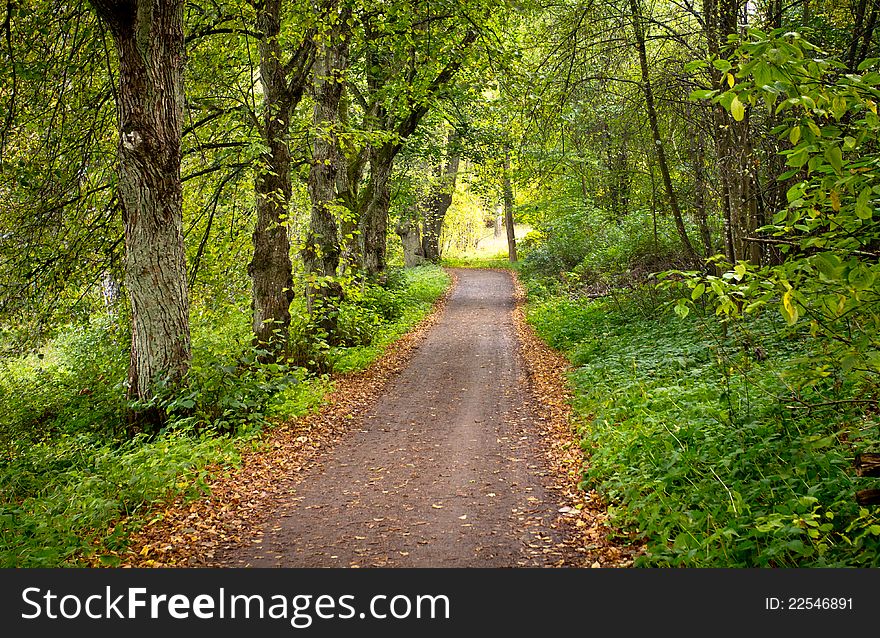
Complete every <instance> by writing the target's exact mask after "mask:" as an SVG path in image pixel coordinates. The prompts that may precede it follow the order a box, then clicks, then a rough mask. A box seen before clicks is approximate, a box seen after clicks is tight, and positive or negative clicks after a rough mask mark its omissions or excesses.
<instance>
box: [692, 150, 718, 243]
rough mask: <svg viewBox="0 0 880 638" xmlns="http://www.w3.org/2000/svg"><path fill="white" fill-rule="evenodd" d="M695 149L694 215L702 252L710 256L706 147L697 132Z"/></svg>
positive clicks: (710, 234) (710, 238)
mask: <svg viewBox="0 0 880 638" xmlns="http://www.w3.org/2000/svg"><path fill="white" fill-rule="evenodd" d="M694 141H695V144H696V149H695V153H694V216H695V217H696V220H697V226H698V227H699V229H700V240H701V241H702V243H703V254H704V255H706V257H709V256H711V255H712V254H713V253H714V252H715V249H714V248H713V247H712V233H711V232H710V231H709V214H708V212H707V210H706V191H707V190H708V189H707V186H706V169H705V165H704V164H705V161H706V149H705V145H704V143H703V136H702V134H701V133H697V134H696V135H695V136H694Z"/></svg>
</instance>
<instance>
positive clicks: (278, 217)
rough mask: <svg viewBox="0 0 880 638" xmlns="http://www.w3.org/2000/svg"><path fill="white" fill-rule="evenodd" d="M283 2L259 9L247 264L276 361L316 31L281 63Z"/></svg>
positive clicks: (282, 344)
mask: <svg viewBox="0 0 880 638" xmlns="http://www.w3.org/2000/svg"><path fill="white" fill-rule="evenodd" d="M281 7H282V0H265V1H264V2H263V3H262V4H259V5H257V8H258V10H257V24H256V27H257V31H258V32H259V33H260V34H261V38H260V41H259V53H260V82H261V84H262V86H263V113H262V122H261V125H260V135H261V137H262V141H263V144H264V145H265V147H266V150H265V152H264V153H263V154H262V155H261V157H260V160H259V162H258V165H257V170H256V175H255V180H254V191H255V194H256V208H257V210H256V213H257V222H256V225H255V227H254V234H253V243H254V254H253V258H252V260H251V263H250V264H248V274H249V275H250V277H251V281H252V287H253V331H254V340H255V342H256V343H257V344H258V345H260V346H262V347H264V348H265V349H266V350H267V353H266V355H265V356H264V359H266V360H273V359H274V358H276V357H277V356H278V354H279V353H281V352H283V350H284V349H285V348H286V347H287V337H288V329H289V327H290V302H291V301H292V300H293V295H294V293H293V274H292V264H291V261H290V240H289V238H288V235H287V225H286V224H287V218H288V215H289V212H290V196H291V182H290V167H291V159H290V149H289V148H288V144H287V135H288V129H289V127H290V117H291V112H292V111H293V109H294V108H295V107H296V105H297V104H298V103H299V101H300V99H301V98H302V93H303V90H304V88H305V84H306V81H307V79H308V76H309V71H310V69H311V65H312V62H313V60H314V44H313V43H312V33H313V32H312V31H309V32H307V33H306V34H305V35H304V37H303V41H302V43H301V44H300V46H299V48H298V49H297V50H296V51H295V53H294V54H293V56H292V57H291V59H290V61H289V62H287V63H286V64H284V63H283V62H282V52H281V44H280V42H279V37H280V34H281Z"/></svg>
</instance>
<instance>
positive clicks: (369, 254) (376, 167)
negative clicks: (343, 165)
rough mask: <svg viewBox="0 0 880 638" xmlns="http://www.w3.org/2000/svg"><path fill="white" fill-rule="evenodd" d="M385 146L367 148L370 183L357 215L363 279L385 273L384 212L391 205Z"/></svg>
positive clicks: (390, 166)
mask: <svg viewBox="0 0 880 638" xmlns="http://www.w3.org/2000/svg"><path fill="white" fill-rule="evenodd" d="M390 149H391V147H390V146H389V145H386V146H383V147H381V148H378V149H377V148H371V149H370V154H369V165H370V182H369V184H368V185H367V192H366V193H365V198H366V205H365V207H364V210H363V211H362V213H361V218H360V224H359V227H360V231H361V242H362V250H361V267H362V269H363V273H364V275H366V276H367V277H376V276H377V275H379V274H380V273H383V272H385V265H386V264H385V254H386V251H387V247H388V246H387V235H388V208H389V206H390V205H391V171H392V169H393V168H394V156H395V155H396V154H397V152H396V150H395V151H394V152H393V153H392V152H391V151H390Z"/></svg>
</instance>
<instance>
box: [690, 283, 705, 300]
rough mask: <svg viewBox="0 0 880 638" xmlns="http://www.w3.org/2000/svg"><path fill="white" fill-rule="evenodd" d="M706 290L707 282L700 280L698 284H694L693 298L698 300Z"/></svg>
mask: <svg viewBox="0 0 880 638" xmlns="http://www.w3.org/2000/svg"><path fill="white" fill-rule="evenodd" d="M704 292H706V284H704V283H702V282H700V283H698V284H697V285H696V286H694V289H693V291H691V299H693V300H694V301H696V300H697V299H699V298H700V297H702V296H703V293H704Z"/></svg>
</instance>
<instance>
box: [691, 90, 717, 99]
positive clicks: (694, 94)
mask: <svg viewBox="0 0 880 638" xmlns="http://www.w3.org/2000/svg"><path fill="white" fill-rule="evenodd" d="M717 93H718V91H713V90H712V89H697V90H696V91H691V94H690V95H689V96H688V98H689V99H691V100H708V99H710V98H713V97H715V95H716V94H717Z"/></svg>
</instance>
